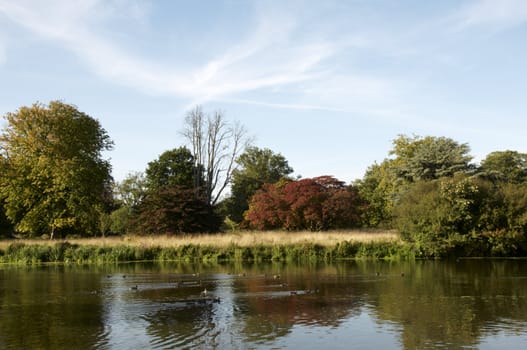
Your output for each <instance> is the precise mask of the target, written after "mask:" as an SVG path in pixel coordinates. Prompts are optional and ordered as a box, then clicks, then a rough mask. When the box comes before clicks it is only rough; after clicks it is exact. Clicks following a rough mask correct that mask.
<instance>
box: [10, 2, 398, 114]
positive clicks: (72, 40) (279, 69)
mask: <svg viewBox="0 0 527 350" xmlns="http://www.w3.org/2000/svg"><path fill="white" fill-rule="evenodd" d="M137 4H138V3H137V2H136V1H133V0H114V1H98V0H91V1H79V2H78V1H70V0H63V1H61V0H49V1H38V0H34V1H31V0H26V1H17V2H10V1H7V0H5V1H4V0H0V13H4V14H5V15H6V16H7V17H8V18H10V19H11V20H12V21H14V22H16V23H18V24H19V25H20V26H23V27H25V28H26V29H27V30H29V31H31V32H32V33H34V34H35V35H37V36H39V37H41V38H44V39H46V40H52V41H55V42H58V43H60V44H61V45H62V46H63V47H64V48H65V49H67V50H70V51H72V52H74V53H75V54H76V56H77V57H78V58H79V60H81V61H82V62H84V63H85V64H86V66H87V67H89V69H90V70H92V71H93V72H94V73H96V74H97V75H99V76H100V77H102V78H104V79H106V80H109V81H112V82H114V83H117V84H121V85H124V86H129V87H132V88H135V89H137V90H139V91H142V92H144V93H147V94H155V95H168V96H176V97H182V98H186V99H187V100H189V101H191V102H192V104H196V103H203V102H206V101H209V100H222V99H223V100H225V101H227V100H229V99H230V101H235V100H237V101H240V102H241V103H251V104H261V105H267V106H274V107H279V108H294V109H324V110H334V111H344V110H349V108H348V107H349V106H353V108H352V109H353V110H357V109H358V108H360V106H365V105H368V106H369V107H371V105H372V104H374V103H375V109H377V110H380V109H382V108H388V107H385V106H383V105H382V104H383V102H382V101H386V100H387V99H388V98H389V97H391V96H394V94H393V91H395V90H396V89H395V88H394V87H393V86H391V83H390V82H389V81H388V80H383V79H381V78H378V77H367V76H353V75H352V74H351V73H349V72H343V73H342V72H341V73H338V74H337V73H335V72H334V71H333V70H332V69H331V68H328V67H324V63H325V62H327V61H328V60H330V59H332V58H334V57H336V56H337V55H339V54H340V53H342V52H343V51H346V50H350V49H353V48H356V47H361V48H364V47H368V46H369V45H371V43H370V42H369V41H368V39H367V38H364V37H353V36H352V35H353V34H352V33H346V36H347V38H346V37H328V36H327V35H324V33H323V32H320V33H317V36H316V39H314V38H307V39H306V38H304V37H303V36H302V33H301V25H302V24H304V25H305V24H306V23H302V18H300V16H297V14H296V13H292V12H287V11H282V10H276V9H273V8H269V7H268V6H267V5H265V6H264V5H262V4H261V3H260V4H257V5H256V6H257V8H256V9H255V10H257V15H258V17H257V21H256V24H255V26H254V28H247V29H246V31H247V35H246V36H245V38H244V39H243V40H241V41H239V42H238V43H235V44H234V45H231V46H230V47H225V48H224V51H223V53H221V52H220V53H219V54H217V55H215V56H213V57H209V59H208V61H206V62H205V63H204V64H201V65H200V64H199V63H193V64H194V66H191V67H190V68H188V69H185V70H184V71H182V70H180V69H179V68H178V62H176V63H174V64H170V65H167V64H166V63H164V64H163V63H160V62H158V61H155V60H148V59H145V58H144V57H141V56H138V55H134V54H131V53H130V52H129V51H126V50H125V49H124V48H123V47H122V46H120V45H119V43H117V42H114V41H111V39H110V38H109V37H108V36H105V35H104V27H105V25H106V24H108V23H112V20H113V19H122V18H123V17H126V18H128V19H129V20H130V21H132V22H133V21H140V22H144V21H145V16H147V15H148V9H146V10H144V9H142V8H141V7H140V6H139V5H137ZM101 33H102V34H101ZM185 65H188V64H187V63H186V62H185ZM274 88H281V89H287V90H288V92H290V95H291V96H292V97H293V99H292V100H290V101H280V102H276V101H271V102H268V101H265V100H263V101H253V100H251V99H245V100H244V99H242V98H240V97H239V94H240V93H245V92H249V91H255V90H265V89H267V90H271V89H274Z"/></svg>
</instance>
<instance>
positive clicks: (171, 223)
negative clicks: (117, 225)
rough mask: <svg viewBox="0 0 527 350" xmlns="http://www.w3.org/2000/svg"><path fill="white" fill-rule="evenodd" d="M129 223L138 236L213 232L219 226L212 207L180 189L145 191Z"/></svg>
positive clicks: (193, 192) (190, 190)
mask: <svg viewBox="0 0 527 350" xmlns="http://www.w3.org/2000/svg"><path fill="white" fill-rule="evenodd" d="M133 222H134V226H135V227H136V228H137V229H138V231H139V233H142V234H178V233H196V232H217V231H218V230H219V228H220V225H221V219H220V217H219V216H218V215H216V213H215V212H214V210H213V207H212V206H211V205H209V204H208V203H207V202H206V201H205V200H204V199H203V198H202V197H199V196H196V192H195V191H194V189H192V188H184V187H169V188H164V189H159V190H156V191H151V192H149V193H148V195H147V196H146V198H145V199H144V200H143V202H142V203H141V205H140V206H139V210H138V214H137V215H136V216H135V218H134V220H133Z"/></svg>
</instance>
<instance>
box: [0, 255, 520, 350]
mask: <svg viewBox="0 0 527 350" xmlns="http://www.w3.org/2000/svg"><path fill="white" fill-rule="evenodd" d="M205 290H206V292H205ZM324 347H327V348H330V349H384V350H386V349H415V348H419V349H432V348H434V349H436V348H445V349H458V348H463V349H520V348H524V349H525V348H527V260H521V259H518V260H458V261H415V262H379V261H349V262H338V263H334V264H311V265H296V264H282V263H273V264H271V263H269V264H247V265H244V264H227V265H192V264H178V263H165V264H154V263H150V264H142V263H141V264H140V263H133V264H122V265H107V266H106V265H105V266H86V267H78V266H56V265H51V266H40V267H14V266H0V349H187V348H196V349H286V348H290V349H321V348H324Z"/></svg>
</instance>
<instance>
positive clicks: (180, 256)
mask: <svg viewBox="0 0 527 350" xmlns="http://www.w3.org/2000/svg"><path fill="white" fill-rule="evenodd" d="M414 257H415V255H414V248H413V247H412V246H411V245H408V244H401V243H399V242H355V241H342V242H339V243H337V244H336V245H335V246H324V245H320V244H315V243H309V242H304V243H300V244H273V245H261V244H255V245H252V246H239V245H237V244H235V243H233V244H231V245H229V246H211V245H200V244H198V245H194V244H185V245H179V246H170V247H161V246H156V245H154V246H132V245H125V244H120V245H116V246H98V245H80V244H71V243H68V242H61V243H56V244H54V245H42V244H24V243H19V242H15V243H12V244H10V245H9V246H8V247H7V249H5V250H4V251H2V250H0V263H12V264H24V265H36V264H42V263H64V264H102V263H119V262H130V261H184V262H199V261H201V262H207V261H211V262H220V261H244V262H262V261H283V262H317V261H326V262H329V261H335V260H343V259H365V258H375V259H390V260H393V259H413V258H414Z"/></svg>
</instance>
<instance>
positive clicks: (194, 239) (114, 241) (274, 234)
mask: <svg viewBox="0 0 527 350" xmlns="http://www.w3.org/2000/svg"><path fill="white" fill-rule="evenodd" d="M398 240H399V235H398V234H397V233H396V232H395V231H389V230H384V231H383V230H346V231H328V232H308V231H305V232H284V231H269V232H261V231H240V232H232V233H222V234H196V235H183V236H125V237H108V238H83V239H69V240H68V242H70V243H73V244H79V245H95V246H116V245H122V244H126V245H131V246H143V247H153V246H160V247H177V246H181V245H188V244H192V245H204V246H213V247H227V246H229V245H232V244H236V245H238V246H242V247H250V246H256V245H274V244H284V245H296V244H303V243H313V244H319V245H322V246H326V247H331V246H335V245H336V244H337V243H339V242H342V241H354V242H386V241H398ZM22 242H24V243H25V244H40V245H53V244H55V243H56V242H57V241H56V240H55V241H49V240H23V241H22ZM11 243H13V241H12V240H6V241H0V249H5V248H6V247H7V246H8V245H9V244H11Z"/></svg>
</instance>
